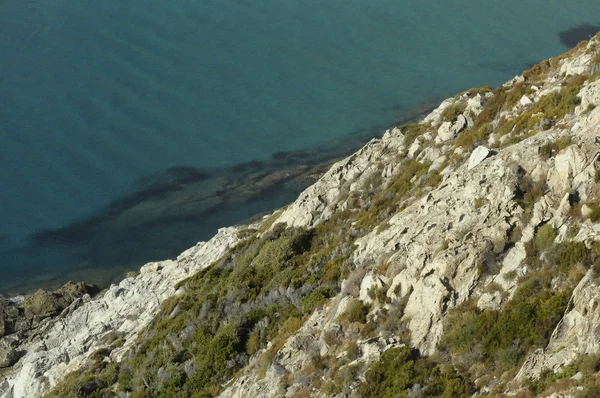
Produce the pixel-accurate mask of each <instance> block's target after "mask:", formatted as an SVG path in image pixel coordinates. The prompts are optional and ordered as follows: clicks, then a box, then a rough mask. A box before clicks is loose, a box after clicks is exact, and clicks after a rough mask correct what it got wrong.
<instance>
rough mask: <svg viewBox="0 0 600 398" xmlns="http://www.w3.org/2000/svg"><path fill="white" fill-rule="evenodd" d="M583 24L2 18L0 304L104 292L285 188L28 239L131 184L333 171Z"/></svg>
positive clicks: (17, 4) (518, 10)
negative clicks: (292, 167) (307, 160)
mask: <svg viewBox="0 0 600 398" xmlns="http://www.w3.org/2000/svg"><path fill="white" fill-rule="evenodd" d="M595 15H596V16H597V15H600V2H597V1H590V0H580V1H578V2H565V1H564V0H563V1H559V0H543V1H542V0H531V1H528V2H522V1H518V0H505V1H502V2H481V1H475V0H463V1H460V2H459V1H445V2H441V1H433V0H422V1H419V2H414V1H406V0H394V1H391V0H380V1H368V0H344V1H341V0H329V1H298V0H288V1H280V0H278V1H275V0H258V1H256V0H254V1H248V0H218V1H217V0H206V1H204V0H203V1H191V0H171V1H164V0H161V1H159V0H146V1H144V2H132V1H126V0H105V1H102V2H97V1H89V0H78V1H73V0H31V1H27V2H23V1H4V2H2V3H0V88H1V90H0V292H13V291H18V290H23V289H29V288H31V287H33V286H41V285H48V284H53V283H59V282H62V281H65V280H67V279H81V278H84V279H86V280H89V281H96V282H100V283H106V282H107V281H109V280H110V279H111V278H114V277H115V276H116V275H118V274H119V273H121V272H123V271H124V270H126V269H133V268H136V267H137V266H139V265H140V264H141V263H143V262H145V261H150V260H158V259H162V258H165V257H173V256H174V255H176V254H177V253H178V252H180V251H181V250H182V249H184V248H186V247H188V246H190V245H193V244H194V243H195V242H196V241H198V240H201V239H206V238H207V237H210V236H211V235H212V234H213V233H214V232H215V231H216V228H218V227H219V226H225V225H228V224H231V223H234V222H238V221H240V220H243V219H245V218H247V217H249V216H251V215H252V214H255V213H258V212H262V211H267V210H269V209H273V208H275V207H278V206H281V205H283V204H285V203H286V202H288V201H290V200H291V199H292V198H293V197H294V195H295V194H296V193H297V192H298V191H299V190H300V189H301V188H302V186H297V187H294V188H293V189H286V190H279V191H278V190H277V189H275V190H273V191H270V192H269V193H268V194H265V195H262V196H261V197H259V198H254V199H253V200H252V201H250V202H247V203H244V204H243V205H239V204H237V205H236V206H233V207H232V206H229V207H227V206H220V207H216V208H214V209H212V210H211V211H210V212H208V213H207V214H206V217H204V216H203V217H197V218H193V219H177V220H162V221H161V222H160V223H155V224H153V225H144V226H143V227H138V228H136V227H135V225H134V226H131V225H125V226H123V225H121V224H120V229H119V230H118V231H115V230H112V229H110V228H108V227H106V226H104V224H102V225H100V224H94V222H93V220H92V221H90V222H88V223H87V224H86V225H88V227H89V228H87V229H86V232H85V233H81V232H80V230H77V231H76V232H74V233H72V234H71V235H70V236H69V239H63V240H62V241H60V242H58V243H57V242H56V241H52V242H44V239H43V236H45V235H42V238H41V239H40V238H39V236H38V239H32V237H33V236H35V235H36V234H38V233H40V232H41V231H47V230H53V229H56V228H62V227H65V226H69V225H70V224H72V223H77V222H80V221H81V220H86V219H89V217H90V216H93V215H94V214H98V213H102V212H103V211H106V209H107V206H109V204H110V203H113V202H114V201H115V200H119V199H120V198H124V197H127V196H128V195H131V193H132V192H136V191H138V190H139V186H140V185H139V181H140V179H144V178H145V181H146V182H147V181H148V176H156V175H161V173H162V172H164V171H165V170H167V169H169V168H174V167H177V168H181V167H191V168H197V169H200V170H204V171H205V172H206V173H207V175H209V176H211V175H220V173H228V172H229V173H231V172H232V169H231V168H232V167H234V166H236V165H239V164H241V163H245V162H256V161H260V162H263V163H257V164H256V167H258V168H259V169H260V168H261V167H262V168H264V169H265V170H266V169H269V168H270V167H272V168H275V169H276V168H277V167H280V166H281V156H280V157H279V158H278V159H280V161H279V163H277V162H275V165H273V164H272V162H271V160H272V159H273V155H274V154H277V153H280V152H293V151H305V152H300V154H301V155H300V156H296V157H294V160H293V161H294V162H296V163H302V158H303V155H302V154H306V153H311V154H313V155H314V154H319V153H320V152H321V151H324V150H325V149H328V150H331V149H332V147H333V148H334V149H338V153H344V151H349V150H351V149H352V148H355V147H356V146H357V145H359V144H360V143H361V142H362V141H364V139H365V137H367V136H369V135H377V134H380V133H381V131H382V129H383V128H384V127H385V126H389V125H391V124H393V123H394V122H396V121H398V120H402V119H405V118H408V117H411V116H413V115H414V114H415V113H417V112H418V111H419V110H421V109H423V106H425V107H426V106H428V105H431V104H434V103H436V102H437V101H439V100H440V99H442V98H444V97H445V96H448V95H451V94H454V93H455V92H457V91H460V90H464V89H466V88H469V87H474V86H480V85H498V84H500V83H502V82H504V81H506V80H508V79H509V78H511V77H512V76H514V75H515V74H517V73H519V72H520V71H521V70H523V69H525V68H527V67H528V65H530V64H533V63H536V62H538V61H540V60H542V59H544V58H548V57H551V56H554V55H557V54H559V53H561V52H564V51H565V50H566V49H567V48H568V46H567V44H569V40H571V41H572V40H575V39H579V38H580V37H573V36H572V35H571V36H569V34H568V30H569V29H570V28H573V27H576V26H579V25H581V24H592V25H596V24H597V23H598V20H600V18H597V19H598V20H597V19H595V18H594V17H591V16H595ZM561 32H563V35H562V36H561V35H560V34H561ZM565 32H567V33H566V34H565ZM572 32H575V31H572ZM578 35H579V36H581V32H579V33H578ZM561 37H562V39H563V41H562V42H561ZM341 143H344V144H345V145H341ZM328 153H329V152H328ZM151 180H152V178H150V181H151ZM134 197H137V196H134ZM145 211H146V212H147V213H148V214H150V213H152V211H153V210H152V208H150V209H146V210H145ZM139 214H141V215H143V214H144V213H139ZM140 217H142V216H140ZM134 224H135V223H134ZM111 225H113V224H111Z"/></svg>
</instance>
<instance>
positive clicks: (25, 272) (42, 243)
mask: <svg viewBox="0 0 600 398" xmlns="http://www.w3.org/2000/svg"><path fill="white" fill-rule="evenodd" d="M440 101H441V99H439V98H437V99H432V100H430V101H428V102H426V103H423V104H420V105H419V106H417V107H414V108H412V109H411V110H409V111H407V112H406V117H404V118H400V119H399V120H397V121H395V122H393V123H390V124H387V125H384V126H376V127H373V128H372V129H365V130H363V131H358V132H354V133H350V134H348V135H347V136H346V137H343V138H339V139H333V140H330V141H328V142H325V143H324V144H323V145H322V146H320V147H319V148H312V149H307V150H301V151H292V152H280V153H275V154H273V155H272V157H271V159H270V160H268V161H255V162H246V163H242V164H238V165H236V166H233V167H231V168H226V169H217V170H203V169H195V168H192V167H180V168H173V169H168V170H165V171H164V172H162V173H159V174H155V175H150V176H147V177H144V178H143V179H141V181H140V186H139V187H138V188H139V189H138V190H137V191H134V192H132V193H131V194H129V195H127V196H125V197H121V198H117V199H115V200H113V201H112V202H111V203H109V204H107V205H106V206H105V207H104V208H103V209H100V210H99V211H97V212H95V213H94V214H91V215H90V216H89V217H86V218H85V219H82V220H79V221H77V222H74V223H71V224H69V225H66V226H64V227H62V228H57V229H54V230H44V231H39V232H38V233H36V234H34V235H33V236H32V237H31V239H30V241H29V243H28V245H27V246H25V247H22V248H19V249H17V250H13V251H4V252H1V253H0V257H1V256H2V255H5V256H6V254H7V253H11V252H12V253H13V254H14V256H15V257H16V258H17V259H18V258H19V257H20V258H23V260H21V262H20V264H15V266H14V267H13V268H14V269H16V270H18V271H19V272H20V275H13V276H11V275H6V274H7V272H6V270H0V275H1V274H2V273H5V275H6V276H5V277H4V278H3V279H4V280H5V281H6V280H10V279H11V278H12V281H11V282H10V283H4V284H3V285H0V294H2V295H3V296H5V297H14V296H22V295H25V296H27V295H30V294H32V293H34V292H35V291H36V290H38V289H49V290H53V289H57V288H59V287H60V286H62V285H64V284H65V283H66V282H67V281H85V282H86V283H94V284H97V285H98V286H100V287H101V288H106V287H108V286H110V285H111V284H113V283H118V282H119V281H120V280H122V279H123V278H124V277H125V276H126V274H127V272H129V271H136V270H138V269H139V268H140V267H141V266H142V265H144V264H146V263H149V262H152V261H160V260H164V259H167V258H175V257H176V256H177V255H179V254H180V253H181V252H183V251H184V250H186V249H187V248H189V247H191V246H193V245H194V244H195V243H196V242H198V241H202V240H208V239H209V238H211V237H212V236H213V235H214V234H215V233H216V232H217V230H218V229H219V228H222V227H225V226H228V225H239V224H244V223H247V222H249V221H250V220H254V219H256V217H257V215H260V214H267V213H270V212H272V211H274V210H276V209H278V208H281V207H282V206H285V205H286V204H288V203H290V202H292V201H294V200H295V199H296V198H297V196H298V194H300V193H301V192H302V191H303V190H304V189H305V188H307V187H308V186H310V185H311V184H313V183H314V182H315V181H316V180H318V178H319V177H320V176H321V175H322V174H323V173H324V172H325V171H327V170H328V169H329V167H330V166H331V164H333V163H334V162H336V161H338V160H339V159H342V158H344V157H346V156H348V155H350V154H352V153H354V152H355V151H356V150H358V149H359V148H361V147H362V146H363V145H365V144H366V143H367V142H369V141H370V140H372V139H376V138H381V136H382V135H383V133H384V132H385V130H386V129H388V128H391V127H393V126H396V125H399V124H405V123H410V122H413V121H416V120H419V119H421V118H422V117H424V116H425V115H427V114H428V113H429V112H430V111H431V110H432V109H434V108H435V105H436V104H438V103H439V102H440ZM240 209H241V210H240ZM207 224H208V225H209V227H206V225H207ZM165 231H168V232H165ZM161 237H162V238H168V240H167V241H163V242H160V241H159V240H157V239H161ZM120 245H122V246H123V247H119V246H120ZM32 252H33V253H37V257H38V258H37V261H39V264H37V265H36V264H34V265H31V264H30V263H27V260H28V259H30V258H31V253H32ZM56 253H60V254H62V255H64V256H65V257H66V259H65V260H66V261H65V262H64V263H63V264H61V263H60V262H59V261H54V263H53V264H52V266H51V267H50V266H48V265H47V264H48V263H51V262H52V260H51V259H52V258H53V256H55V255H56ZM74 259H75V260H79V262H76V261H73V260H74ZM69 260H70V262H71V263H70V264H67V262H69ZM27 267H29V268H27ZM31 275H36V276H37V277H32V276H31Z"/></svg>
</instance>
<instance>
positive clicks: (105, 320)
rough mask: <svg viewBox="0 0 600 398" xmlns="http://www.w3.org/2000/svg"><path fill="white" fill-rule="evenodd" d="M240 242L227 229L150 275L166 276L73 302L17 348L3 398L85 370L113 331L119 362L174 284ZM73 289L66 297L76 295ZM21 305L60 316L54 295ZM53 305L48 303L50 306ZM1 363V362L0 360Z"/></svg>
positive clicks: (32, 392) (31, 392)
mask: <svg viewBox="0 0 600 398" xmlns="http://www.w3.org/2000/svg"><path fill="white" fill-rule="evenodd" d="M238 241H239V238H238V237H237V229H236V228H224V229H221V230H219V233H218V234H217V235H216V236H215V237H214V238H213V239H211V240H210V241H208V242H206V243H200V244H198V245H197V246H195V247H194V248H192V249H190V250H188V251H186V252H185V255H184V256H183V257H182V258H181V260H180V262H179V261H177V262H176V261H163V262H160V263H159V265H158V266H156V267H154V266H153V265H151V266H150V267H146V270H151V269H161V271H162V272H150V271H148V272H144V273H140V275H139V276H138V277H136V278H135V279H133V278H127V279H124V280H123V281H121V282H120V283H119V284H118V285H112V286H111V287H110V288H109V289H108V290H107V291H106V292H105V293H104V294H103V295H101V296H100V297H98V298H96V299H90V298H89V295H87V299H86V298H85V296H84V297H83V299H80V301H77V302H73V304H72V307H71V306H69V310H68V311H66V312H65V315H64V316H62V317H58V319H53V320H51V321H50V322H48V323H47V324H46V325H45V326H44V330H43V333H41V334H40V336H39V338H38V339H36V340H34V341H31V342H29V343H26V344H25V345H24V346H21V347H19V350H22V351H23V352H26V353H25V355H24V356H23V357H21V358H20V359H19V361H18V362H17V364H16V365H15V366H14V367H13V368H12V369H11V370H10V371H8V373H5V374H4V375H3V379H4V383H3V384H2V385H0V397H2V398H24V397H39V396H41V395H42V392H43V391H45V390H46V389H47V388H49V387H50V386H52V385H54V384H55V383H56V382H57V381H58V380H59V379H61V378H62V377H63V376H64V375H65V374H66V373H68V372H70V371H72V370H75V369H77V368H78V367H79V366H81V365H82V364H83V363H84V362H85V360H86V359H87V357H88V356H89V355H90V354H91V353H93V352H94V351H95V350H97V349H98V348H101V347H102V346H103V344H105V343H103V340H102V338H103V337H104V336H105V335H106V334H107V333H109V332H111V331H115V330H116V331H118V332H120V333H122V334H123V337H124V338H125V340H126V342H125V344H124V345H123V347H121V348H119V349H116V350H114V351H113V352H112V354H111V356H112V358H113V359H114V360H120V358H122V356H123V355H124V354H125V352H126V351H127V349H128V348H129V347H130V346H131V344H132V343H133V341H135V339H136V337H137V334H138V333H139V331H141V329H142V328H143V327H144V326H146V325H147V324H148V322H150V321H151V320H152V318H153V316H154V315H155V313H156V311H157V310H158V307H159V305H160V304H161V303H162V301H163V300H164V299H166V298H168V297H170V296H172V295H173V294H175V293H176V292H175V289H174V287H173V286H174V285H175V284H176V283H177V282H178V281H180V280H182V279H185V278H187V277H188V276H191V275H193V274H194V273H195V272H197V271H199V270H200V269H201V268H203V267H206V266H208V265H210V264H211V263H212V262H213V261H215V260H217V259H218V258H220V257H221V256H222V255H223V254H225V252H227V250H229V248H231V247H232V246H233V245H234V244H235V243H237V242H238ZM78 289H79V288H77V287H74V286H70V287H67V288H66V289H65V290H64V291H63V293H62V294H63V296H66V295H69V294H71V293H72V292H73V291H77V290H78ZM34 296H35V297H33V296H32V297H31V298H30V299H26V302H24V303H23V305H24V306H25V308H27V311H29V312H30V313H32V314H48V313H50V312H52V311H56V305H57V301H56V300H53V299H52V298H54V299H56V297H55V296H53V295H52V294H50V293H48V292H45V293H42V292H39V293H36V294H35V295H34ZM47 300H50V301H47ZM5 352H6V354H5V356H4V358H5V359H4V362H3V363H5V364H8V363H10V362H13V361H14V360H15V359H16V358H15V353H14V352H13V351H10V350H7V351H5ZM0 359H2V357H0Z"/></svg>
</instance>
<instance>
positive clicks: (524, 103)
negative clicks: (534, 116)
mask: <svg viewBox="0 0 600 398" xmlns="http://www.w3.org/2000/svg"><path fill="white" fill-rule="evenodd" d="M519 103H520V104H521V106H527V105H531V104H533V102H532V101H531V100H530V99H529V97H528V96H526V95H524V96H522V97H521V100H520V101H519Z"/></svg>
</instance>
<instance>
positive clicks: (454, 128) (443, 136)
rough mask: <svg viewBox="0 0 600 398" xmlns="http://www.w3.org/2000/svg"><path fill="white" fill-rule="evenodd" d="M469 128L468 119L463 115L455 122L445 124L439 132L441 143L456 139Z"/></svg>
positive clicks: (438, 136)
mask: <svg viewBox="0 0 600 398" xmlns="http://www.w3.org/2000/svg"><path fill="white" fill-rule="evenodd" d="M466 127H467V119H466V118H465V117H464V116H463V115H462V114H461V115H458V118H457V119H456V121H455V122H444V123H442V125H441V126H440V128H439V129H438V132H437V138H438V140H439V142H446V141H450V140H452V139H454V138H455V137H456V136H457V135H458V133H460V132H461V131H463V130H464V129H465V128H466Z"/></svg>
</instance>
